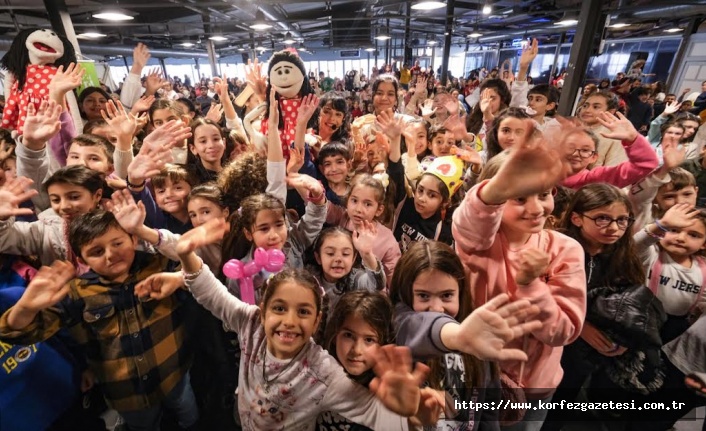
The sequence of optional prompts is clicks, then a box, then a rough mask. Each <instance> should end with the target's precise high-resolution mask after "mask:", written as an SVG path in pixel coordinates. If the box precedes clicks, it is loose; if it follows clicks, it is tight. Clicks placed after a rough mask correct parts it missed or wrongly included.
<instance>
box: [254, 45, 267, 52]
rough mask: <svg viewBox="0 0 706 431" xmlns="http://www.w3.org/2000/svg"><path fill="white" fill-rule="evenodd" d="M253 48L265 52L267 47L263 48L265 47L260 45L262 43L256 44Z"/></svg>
mask: <svg viewBox="0 0 706 431" xmlns="http://www.w3.org/2000/svg"><path fill="white" fill-rule="evenodd" d="M255 49H256V50H257V51H260V52H265V51H267V48H265V47H264V46H262V45H258V46H256V47H255Z"/></svg>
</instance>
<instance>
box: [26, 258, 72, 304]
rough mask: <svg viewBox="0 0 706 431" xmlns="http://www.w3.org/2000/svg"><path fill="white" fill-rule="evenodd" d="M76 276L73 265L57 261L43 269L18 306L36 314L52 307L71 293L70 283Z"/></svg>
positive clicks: (28, 287) (31, 282)
mask: <svg viewBox="0 0 706 431" xmlns="http://www.w3.org/2000/svg"><path fill="white" fill-rule="evenodd" d="M74 275H75V270H74V267H73V265H72V264H71V263H69V262H64V261H61V260H57V261H55V262H54V263H53V264H52V265H51V266H50V267H49V266H43V267H41V268H40V269H39V271H38V272H37V274H36V275H35V276H34V278H32V281H30V282H29V285H28V286H27V289H25V291H24V293H23V294H22V298H20V300H19V301H18V302H17V305H18V306H21V307H24V308H25V309H27V310H31V311H34V312H38V311H41V310H44V309H45V308H49V307H51V306H52V305H54V304H56V303H57V302H59V301H61V300H62V299H64V297H65V296H66V295H67V294H68V293H69V290H70V286H69V284H68V283H69V281H71V279H73V278H74Z"/></svg>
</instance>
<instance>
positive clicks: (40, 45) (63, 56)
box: [0, 28, 76, 91]
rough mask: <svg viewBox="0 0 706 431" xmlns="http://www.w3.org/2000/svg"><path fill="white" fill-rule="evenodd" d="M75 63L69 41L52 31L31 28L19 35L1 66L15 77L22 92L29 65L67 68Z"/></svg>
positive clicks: (0, 61)
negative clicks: (51, 65) (52, 65)
mask: <svg viewBox="0 0 706 431" xmlns="http://www.w3.org/2000/svg"><path fill="white" fill-rule="evenodd" d="M75 62H76V52H75V51H74V47H73V45H71V42H69V40H68V39H66V38H65V37H63V36H59V35H58V34H56V33H55V32H54V31H52V30H46V29H37V28H31V29H26V30H22V31H20V32H19V33H18V34H17V36H16V37H15V39H14V40H13V41H12V45H10V49H9V50H8V51H7V53H5V55H4V56H3V57H2V59H0V66H2V67H3V68H5V69H7V70H8V72H10V73H12V74H13V75H15V77H16V79H17V81H18V83H19V86H18V89H19V90H20V91H21V90H22V88H23V87H24V83H25V74H26V70H25V69H26V68H27V66H28V65H30V64H36V65H42V66H43V65H46V64H54V65H55V66H64V67H67V66H68V65H69V64H70V63H75Z"/></svg>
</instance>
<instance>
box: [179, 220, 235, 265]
mask: <svg viewBox="0 0 706 431" xmlns="http://www.w3.org/2000/svg"><path fill="white" fill-rule="evenodd" d="M229 229H230V227H229V226H228V223H227V222H226V221H225V220H223V219H222V218H217V219H213V220H209V221H207V222H206V223H204V224H202V225H201V226H199V227H196V228H193V229H191V230H190V231H188V232H187V233H185V234H184V235H182V236H181V238H179V241H178V242H177V245H176V252H177V254H178V255H179V256H185V255H188V254H189V253H191V252H193V251H195V250H196V249H198V248H201V247H203V246H205V245H208V244H213V243H215V242H216V241H219V240H221V239H222V238H223V235H225V234H226V233H227V232H228V230H229Z"/></svg>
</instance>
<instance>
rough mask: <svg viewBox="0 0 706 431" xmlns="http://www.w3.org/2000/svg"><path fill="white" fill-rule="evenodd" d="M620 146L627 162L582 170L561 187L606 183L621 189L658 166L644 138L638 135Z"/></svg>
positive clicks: (657, 161)
mask: <svg viewBox="0 0 706 431" xmlns="http://www.w3.org/2000/svg"><path fill="white" fill-rule="evenodd" d="M622 144H623V148H625V153H626V154H627V156H628V161H627V162H622V163H620V164H618V165H615V166H596V167H595V168H593V169H591V170H590V171H589V170H588V169H584V170H582V171H581V172H578V173H576V174H574V175H572V176H570V177H568V178H566V179H565V180H564V181H563V182H562V184H561V185H563V186H564V187H569V188H572V189H578V188H580V187H582V186H585V185H586V184H590V183H608V184H612V185H614V186H616V187H618V188H623V187H627V186H629V185H631V184H634V183H636V182H638V181H640V180H642V179H643V178H645V177H646V176H647V175H649V174H650V173H651V172H652V171H653V170H654V169H655V168H656V167H657V166H658V165H659V160H658V159H657V154H656V153H655V150H653V149H652V146H651V145H650V143H649V141H648V140H647V138H645V137H644V136H642V135H640V134H638V135H637V138H635V141H633V142H627V141H623V142H622Z"/></svg>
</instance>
